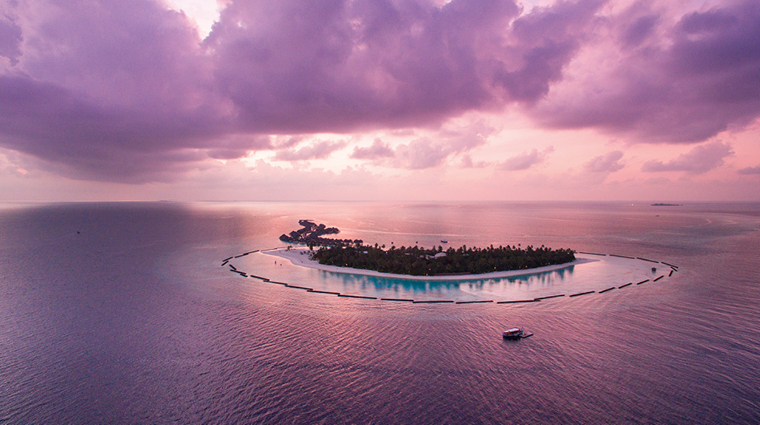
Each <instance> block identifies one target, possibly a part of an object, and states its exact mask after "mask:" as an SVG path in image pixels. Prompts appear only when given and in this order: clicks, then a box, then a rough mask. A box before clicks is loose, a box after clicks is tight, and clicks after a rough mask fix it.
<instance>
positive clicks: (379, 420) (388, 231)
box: [0, 202, 760, 424]
mask: <svg viewBox="0 0 760 425" xmlns="http://www.w3.org/2000/svg"><path fill="white" fill-rule="evenodd" d="M299 219H313V220H315V221H317V222H319V223H325V224H326V225H328V226H335V227H338V228H340V229H341V233H340V235H338V237H341V238H351V239H355V238H358V239H362V240H364V241H365V243H371V244H374V243H379V244H385V245H387V246H391V244H393V245H398V246H400V245H407V246H408V245H410V244H414V243H419V244H420V245H423V246H433V245H439V244H442V243H443V242H441V241H444V240H445V241H446V243H447V245H448V246H454V247H458V246H460V245H467V246H480V247H483V246H487V245H490V244H494V245H495V246H496V245H507V244H509V245H517V244H521V246H523V247H524V246H528V245H533V246H540V245H546V246H549V247H553V248H572V249H575V250H578V251H583V252H592V253H602V254H618V255H624V256H631V257H641V258H647V259H654V260H655V261H657V262H659V263H657V264H656V267H657V269H658V270H657V272H651V273H652V276H651V277H654V276H655V275H657V276H659V275H661V274H663V273H664V272H665V273H669V272H670V270H672V269H671V268H669V267H667V266H665V265H664V264H663V263H662V262H666V263H669V264H673V265H677V271H675V272H674V273H672V275H670V276H666V277H665V278H663V279H662V280H659V281H657V282H653V281H652V279H650V281H649V282H646V283H645V284H642V285H636V284H634V285H632V286H629V287H626V288H619V286H622V285H621V284H624V283H626V282H628V281H631V280H632V279H636V278H638V277H639V276H640V275H641V274H642V273H644V275H645V274H646V273H648V272H649V271H648V270H649V264H647V267H645V268H641V267H638V266H636V267H632V266H629V265H622V266H621V265H620V264H617V263H614V264H613V263H612V262H611V261H617V260H614V259H612V258H611V257H609V256H605V257H604V258H603V259H602V260H603V261H597V262H594V263H589V264H588V265H586V264H581V265H578V266H575V267H574V268H573V269H572V270H568V271H565V272H563V273H560V272H553V273H549V274H545V275H538V276H523V277H520V278H513V279H506V280H498V279H497V280H481V281H471V282H460V283H451V282H448V283H445V282H444V283H432V282H417V283H414V282H408V281H398V280H393V279H390V280H389V279H379V278H378V279H373V278H367V277H364V278H359V277H356V276H350V275H348V276H346V275H337V274H330V273H325V272H320V271H317V270H308V271H307V270H305V269H302V268H299V267H296V266H293V265H292V264H282V262H280V261H278V263H279V264H275V263H274V261H275V260H278V259H277V258H272V257H267V256H264V255H262V254H260V253H256V254H251V255H248V256H245V257H240V258H238V259H235V260H234V262H233V264H236V266H237V267H240V268H243V269H245V270H247V271H248V272H249V273H252V274H257V273H258V274H261V275H262V276H266V277H272V278H274V277H276V278H277V279H279V280H288V282H289V283H291V284H296V285H303V286H308V287H314V288H321V289H331V290H335V291H336V292H343V293H347V294H355V295H368V296H375V297H378V298H380V297H383V296H392V295H393V296H399V297H408V298H414V299H419V300H426V299H443V298H445V299H450V300H452V301H468V300H491V299H492V300H494V301H497V300H515V299H523V298H526V297H527V298H533V297H537V296H543V295H551V294H554V293H562V294H565V295H566V294H571V293H573V292H576V291H577V292H580V291H583V290H590V291H594V293H591V294H588V295H584V296H578V297H569V296H562V297H558V298H552V299H543V300H541V301H540V302H531V303H510V304H497V303H496V302H488V303H479V304H453V303H446V304H413V303H406V302H403V303H402V302H388V301H382V300H373V299H356V298H346V297H338V296H335V295H331V294H320V293H313V292H307V291H304V290H299V289H295V288H289V287H285V286H283V285H277V284H271V283H269V282H264V281H262V280H259V279H254V278H250V277H242V276H240V275H239V274H236V273H231V272H230V269H229V267H228V266H227V265H225V266H222V261H223V259H225V258H227V257H230V256H235V255H239V254H241V253H244V252H248V251H252V250H262V249H269V248H274V247H278V246H283V244H282V243H281V242H280V241H279V240H278V237H279V236H280V234H282V233H287V232H290V231H291V230H294V229H296V228H298V220H299ZM759 252H760V204H757V203H733V204H731V203H706V204H697V203H686V204H684V205H681V206H659V207H655V206H651V205H650V204H649V203H644V202H634V203H571V202H538V203H496V202H494V203H485V202H484V203H370V202H366V203H362V202H356V203H349V202H321V203H319V202H290V203H286V202H250V203H242V202H241V203H221V202H216V203H215V202H204V203H187V204H183V203H164V202H158V203H71V204H2V205H0V423H3V424H4V423H8V424H30V423H31V424H48V423H57V424H58V423H59V424H66V423H73V424H90V423H95V424H97V423H128V424H139V423H145V424H164V423H272V424H275V423H276V424H282V423H285V424H287V423H294V424H301V423H308V424H313V423H325V424H340V423H373V424H385V423H388V424H395V423H410V424H421V423H435V424H438V423H452V424H465V423H466V424H481V423H482V424H491V423H493V424H499V423H520V424H523V423H563V424H570V423H583V424H589V423H591V424H594V423H599V424H602V423H604V424H607V423H658V424H659V423H688V424H700V423H704V424H714V423H730V424H740V423H748V424H752V423H760V261H758V258H760V257H759V256H758V253H759ZM637 267H638V268H637ZM612 286H615V287H616V289H615V290H611V291H608V292H605V293H601V294H600V293H599V292H600V291H601V290H603V289H604V288H607V287H612ZM512 326H520V327H524V328H525V329H526V330H529V331H531V332H533V333H534V335H533V336H532V337H530V338H526V339H521V340H518V341H506V340H503V339H502V338H501V331H502V330H504V329H506V328H509V327H512Z"/></svg>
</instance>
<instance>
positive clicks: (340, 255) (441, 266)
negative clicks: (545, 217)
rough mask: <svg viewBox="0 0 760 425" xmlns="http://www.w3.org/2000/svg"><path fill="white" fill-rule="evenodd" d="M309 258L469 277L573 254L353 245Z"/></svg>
mask: <svg viewBox="0 0 760 425" xmlns="http://www.w3.org/2000/svg"><path fill="white" fill-rule="evenodd" d="M310 256H311V259H312V260H316V261H318V262H319V263H320V264H323V265H327V266H338V267H351V268H355V269H366V270H375V271H378V272H381V273H394V274H406V275H412V276H446V275H458V274H468V275H469V274H483V273H492V272H502V271H511V270H524V269H534V268H538V267H546V266H552V265H557V264H564V263H569V262H571V261H574V260H575V254H574V252H573V250H571V249H550V248H547V247H544V246H541V247H539V248H533V247H532V246H529V247H527V248H525V249H522V248H517V247H514V246H509V245H507V246H499V247H494V246H493V245H491V246H489V247H487V248H469V247H467V246H461V247H459V248H457V249H454V248H449V249H447V250H445V251H444V250H443V248H442V247H441V246H438V247H437V248H431V249H425V248H421V247H418V246H416V245H415V246H410V247H403V246H402V247H399V248H396V247H395V246H391V248H390V249H388V250H385V249H383V247H380V246H378V245H377V244H375V245H374V246H370V245H363V244H353V245H338V246H331V247H321V248H319V249H318V250H316V251H313V252H311V253H310Z"/></svg>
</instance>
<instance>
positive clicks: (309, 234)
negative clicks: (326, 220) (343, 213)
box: [280, 220, 363, 247]
mask: <svg viewBox="0 0 760 425" xmlns="http://www.w3.org/2000/svg"><path fill="white" fill-rule="evenodd" d="M298 224H299V225H301V226H302V228H301V229H298V230H294V231H292V232H290V234H289V235H286V234H283V235H281V236H280V240H281V241H283V242H287V243H291V244H304V245H308V246H309V247H315V246H322V247H325V246H344V245H349V244H357V243H358V244H361V243H362V242H363V241H362V240H361V239H354V240H351V239H332V238H323V237H322V236H323V235H334V234H338V233H340V230H339V229H338V228H337V227H327V226H325V225H324V224H319V225H318V224H316V223H314V222H313V221H311V220H298Z"/></svg>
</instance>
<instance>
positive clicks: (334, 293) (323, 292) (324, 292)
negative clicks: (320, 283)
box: [309, 289, 340, 295]
mask: <svg viewBox="0 0 760 425" xmlns="http://www.w3.org/2000/svg"><path fill="white" fill-rule="evenodd" d="M309 292H314V293H317V294H329V295H340V292H332V291H320V290H317V289H312V290H310V291H309Z"/></svg>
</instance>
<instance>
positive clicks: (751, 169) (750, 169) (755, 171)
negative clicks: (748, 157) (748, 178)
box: [736, 165, 760, 175]
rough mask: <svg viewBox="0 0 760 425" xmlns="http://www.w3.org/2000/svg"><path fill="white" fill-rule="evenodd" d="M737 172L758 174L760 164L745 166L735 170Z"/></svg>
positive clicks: (759, 172)
mask: <svg viewBox="0 0 760 425" xmlns="http://www.w3.org/2000/svg"><path fill="white" fill-rule="evenodd" d="M736 172H737V173H739V174H747V175H758V174H760V165H758V166H756V167H746V168H742V169H740V170H737V171H736Z"/></svg>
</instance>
